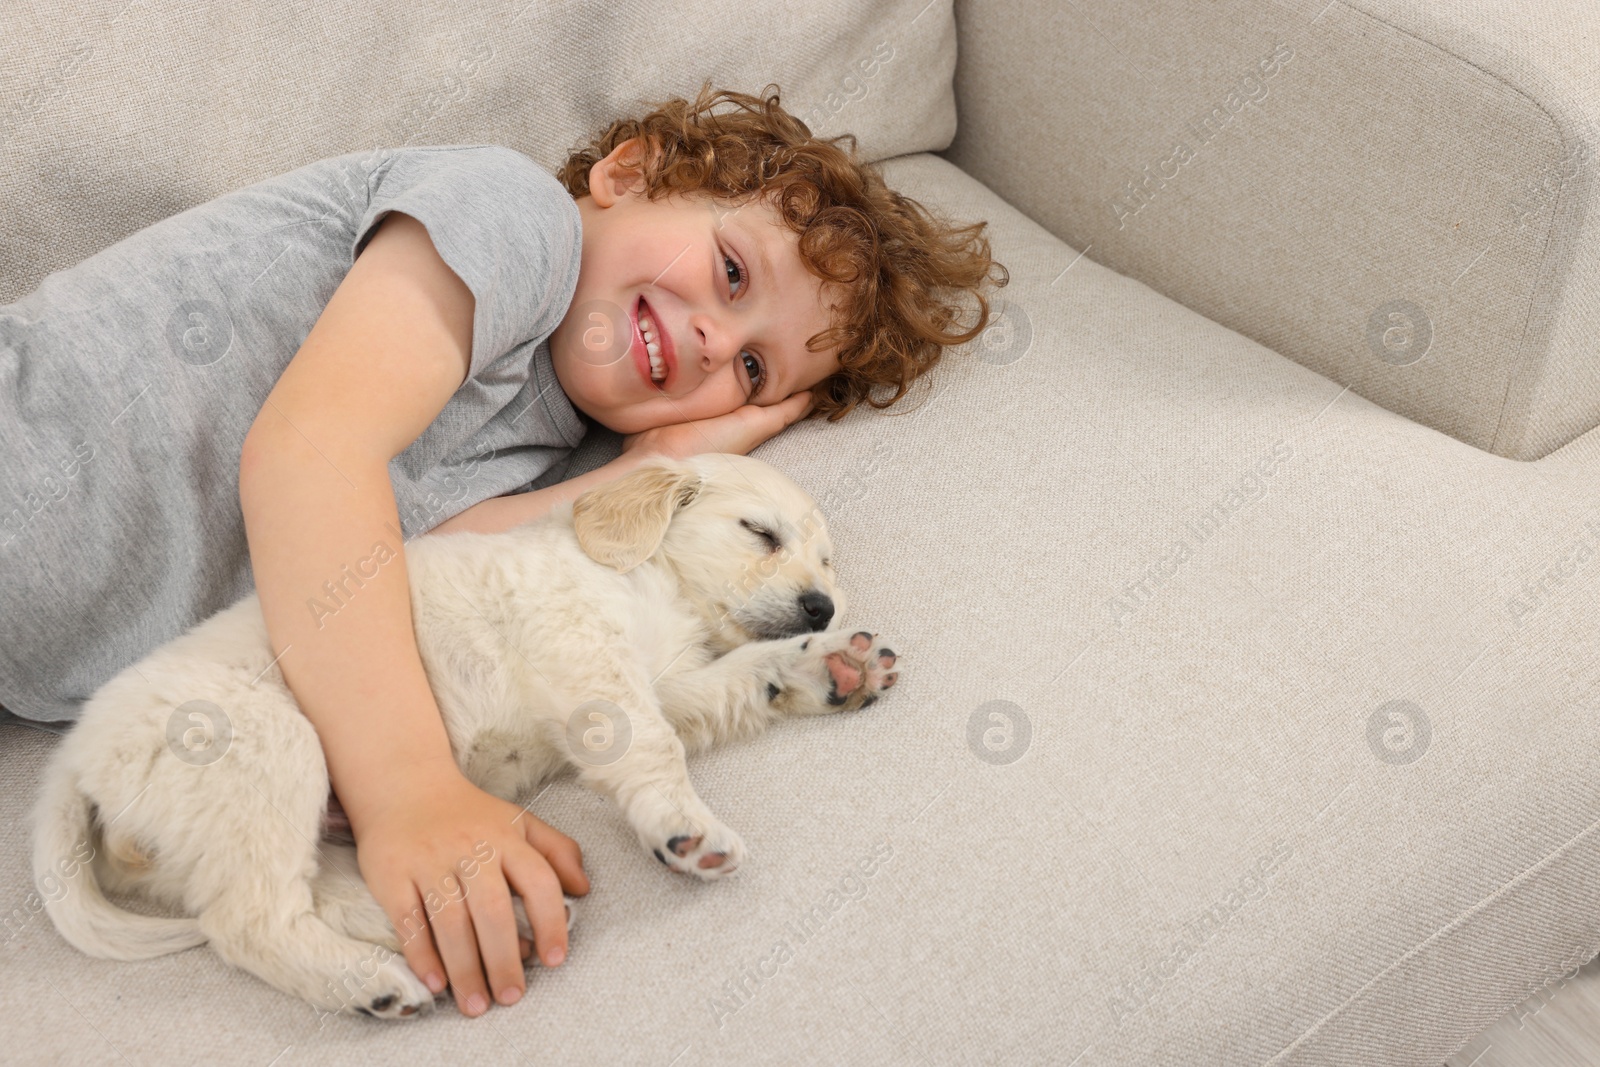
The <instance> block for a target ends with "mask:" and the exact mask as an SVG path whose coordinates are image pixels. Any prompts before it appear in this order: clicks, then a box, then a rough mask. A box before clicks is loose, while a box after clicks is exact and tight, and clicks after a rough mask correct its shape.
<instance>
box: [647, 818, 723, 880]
mask: <svg viewBox="0 0 1600 1067" xmlns="http://www.w3.org/2000/svg"><path fill="white" fill-rule="evenodd" d="M650 852H651V854H652V855H654V856H655V858H656V859H658V860H660V861H661V863H662V864H663V865H664V866H665V867H666V868H667V869H668V870H670V871H672V872H673V873H674V874H693V875H696V876H698V877H699V878H702V879H704V880H706V881H710V880H711V879H713V878H721V877H722V876H724V875H728V874H732V873H733V872H734V871H735V870H737V869H738V866H739V862H740V861H741V860H742V859H744V842H743V840H741V839H740V837H739V835H738V834H736V833H734V832H733V831H732V830H729V829H727V828H726V827H720V828H718V829H715V830H712V831H709V832H706V833H700V834H696V833H677V834H673V835H672V836H671V837H669V838H667V841H666V847H665V848H664V849H663V848H659V847H657V848H651V850H650Z"/></svg>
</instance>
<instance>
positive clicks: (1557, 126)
mask: <svg viewBox="0 0 1600 1067" xmlns="http://www.w3.org/2000/svg"><path fill="white" fill-rule="evenodd" d="M1335 3H1338V4H1340V6H1342V7H1346V8H1349V9H1350V10H1351V11H1354V12H1356V13H1358V14H1360V15H1364V16H1366V17H1367V18H1369V19H1371V20H1372V21H1373V22H1376V23H1379V24H1381V25H1384V26H1387V27H1389V28H1390V29H1392V30H1394V31H1395V32H1397V33H1401V34H1404V35H1405V36H1407V37H1409V38H1411V39H1412V40H1414V41H1418V42H1420V43H1421V44H1424V45H1427V46H1429V47H1431V48H1433V49H1434V50H1435V51H1438V52H1440V53H1442V54H1444V55H1446V56H1449V57H1450V58H1452V59H1454V60H1456V61H1457V62H1460V63H1462V64H1464V65H1466V66H1468V67H1471V68H1472V69H1473V70H1476V71H1478V72H1479V73H1480V74H1483V75H1485V76H1487V77H1489V78H1491V79H1493V80H1494V81H1496V82H1499V83H1500V84H1501V85H1503V86H1505V87H1506V88H1507V89H1510V90H1511V91H1512V92H1513V93H1515V94H1517V95H1518V96H1520V97H1522V98H1523V99H1525V100H1527V101H1528V102H1529V103H1530V104H1532V105H1533V106H1534V107H1535V108H1536V109H1538V111H1539V113H1540V114H1542V115H1544V117H1545V118H1546V119H1548V120H1550V125H1551V127H1552V128H1553V129H1554V130H1555V132H1556V135H1557V137H1558V139H1559V140H1560V142H1561V150H1562V153H1563V158H1565V153H1566V152H1567V151H1568V150H1569V149H1570V148H1571V142H1570V141H1569V139H1568V137H1567V131H1566V130H1565V129H1563V127H1562V124H1561V122H1560V120H1558V119H1557V118H1556V117H1555V115H1554V114H1552V113H1551V111H1550V109H1549V108H1547V107H1545V105H1544V104H1543V102H1541V101H1540V100H1539V99H1538V98H1537V97H1535V96H1534V95H1533V94H1532V93H1529V92H1528V91H1527V90H1526V89H1524V88H1522V87H1521V86H1520V85H1515V84H1513V83H1512V82H1510V81H1508V80H1507V79H1506V78H1504V77H1502V76H1501V75H1499V74H1496V73H1495V72H1494V71H1492V70H1488V69H1486V68H1484V67H1482V66H1480V65H1478V64H1477V63H1474V62H1473V61H1472V60H1470V59H1468V58H1467V57H1466V56H1463V55H1460V54H1458V53H1456V52H1452V51H1451V50H1450V49H1448V48H1446V47H1445V46H1444V45H1442V44H1439V43H1438V42H1436V41H1430V40H1427V39H1426V38H1424V37H1420V36H1418V35H1417V34H1415V33H1413V32H1412V31H1410V30H1408V29H1406V28H1405V27H1403V26H1398V25H1396V24H1395V23H1392V22H1389V21H1388V20H1387V19H1383V18H1380V17H1379V16H1378V15H1375V14H1373V13H1372V12H1370V11H1364V10H1362V9H1361V8H1358V7H1356V6H1354V5H1353V4H1351V3H1349V2H1348V0H1335ZM1572 195H1575V194H1569V193H1567V192H1566V190H1564V189H1563V190H1561V191H1558V192H1557V194H1556V197H1557V199H1556V202H1555V203H1554V205H1553V210H1552V211H1551V213H1550V226H1549V228H1548V229H1547V230H1546V231H1545V241H1544V246H1543V248H1541V249H1540V251H1539V264H1538V266H1537V267H1536V268H1535V270H1534V275H1533V277H1534V289H1533V292H1532V293H1530V295H1529V300H1528V307H1527V314H1526V316H1525V317H1524V318H1523V321H1522V332H1521V334H1520V335H1519V336H1518V338H1517V357H1516V363H1515V364H1513V366H1512V369H1511V372H1510V373H1508V374H1507V375H1506V382H1505V389H1504V391H1503V392H1502V393H1501V395H1500V407H1499V410H1498V411H1497V412H1496V413H1495V424H1494V431H1493V432H1492V433H1491V434H1490V435H1489V450H1490V451H1491V452H1493V450H1494V449H1495V447H1496V446H1498V445H1499V444H1500V432H1501V427H1502V426H1504V425H1505V418H1506V406H1507V404H1508V403H1509V402H1510V395H1511V386H1512V382H1513V380H1514V379H1516V378H1517V377H1518V376H1520V375H1522V374H1525V373H1526V363H1527V359H1526V356H1525V355H1524V354H1523V353H1525V351H1526V349H1527V340H1528V331H1529V329H1530V324H1531V321H1532V319H1533V309H1534V303H1535V300H1534V297H1535V296H1536V295H1537V292H1538V283H1539V278H1540V276H1541V275H1543V274H1545V273H1546V270H1547V266H1548V263H1549V257H1550V245H1551V242H1552V240H1553V238H1554V235H1555V228H1556V219H1557V218H1559V217H1560V215H1561V209H1562V207H1564V206H1565V205H1566V204H1568V203H1570V202H1571V198H1572ZM1562 288H1564V286H1557V287H1556V289H1557V290H1558V291H1559V290H1560V289H1562ZM1552 295H1554V294H1552ZM1545 350H1546V352H1548V351H1549V345H1548V344H1547V345H1546V346H1545Z"/></svg>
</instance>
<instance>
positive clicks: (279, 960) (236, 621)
mask: <svg viewBox="0 0 1600 1067" xmlns="http://www.w3.org/2000/svg"><path fill="white" fill-rule="evenodd" d="M768 533H770V534H771V535H772V536H773V537H775V538H776V539H777V540H778V541H779V542H780V544H779V546H778V547H776V548H775V547H774V546H773V545H772V544H771V543H769V540H768V538H767V536H766V535H767V534H768ZM830 556H831V544H830V542H829V540H828V536H827V531H826V528H825V525H824V522H823V517H822V515H821V513H820V511H819V510H818V508H817V506H816V503H815V501H814V500H812V498H811V497H810V496H809V495H808V494H806V493H805V492H804V491H803V490H801V489H800V488H799V487H798V486H796V485H795V484H794V483H793V482H792V481H790V480H789V479H788V478H787V477H785V476H783V475H782V474H780V473H779V472H778V471H776V470H774V469H773V468H772V467H770V466H768V465H767V464H765V463H762V462H760V461H758V460H753V459H750V458H749V457H746V456H739V455H732V454H716V455H707V456H697V457H694V458H693V459H690V460H684V461H678V460H670V459H664V458H658V459H655V460H652V461H651V462H649V463H648V464H646V465H644V466H641V467H640V468H639V469H638V470H636V471H634V472H632V473H630V474H629V475H627V476H626V477H623V478H621V479H617V480H615V481H613V482H611V483H608V484H606V485H602V486H599V487H597V488H595V489H592V490H590V491H589V492H587V493H585V494H583V495H582V496H580V497H579V498H578V499H577V500H575V501H573V502H572V503H570V504H567V505H563V506H561V507H558V508H556V509H554V510H553V511H552V512H551V513H550V515H549V516H547V517H546V518H544V519H541V520H539V521H537V522H533V523H528V524H525V525H523V526H519V527H516V528H514V529H512V530H509V531H506V532H504V533H500V534H493V535H485V534H468V533H453V534H441V535H438V536H428V537H420V538H416V539H413V540H412V541H410V542H409V543H408V544H407V545H406V548H405V560H406V565H407V574H408V575H409V578H410V588H411V604H412V613H413V622H414V626H415V632H416V635H417V643H418V648H419V650H420V651H421V654H422V661H423V665H424V667H425V668H426V670H427V674H428V680H429V683H430V685H431V687H432V690H433V693H434V696H435V697H436V699H437V701H438V705H439V709H440V712H441V713H442V715H443V718H444V723H445V726H446V729H447V732H448V734H449V737H450V743H451V747H452V749H453V751H454V754H455V756H456V759H457V761H458V762H459V763H460V765H461V768H462V770H463V771H464V772H465V773H466V775H467V776H468V777H469V778H470V779H471V780H472V781H474V782H475V783H477V784H478V785H479V786H480V787H482V788H483V789H485V790H487V791H488V792H490V793H493V794H495V795H496V796H500V797H503V798H505V799H507V800H521V799H522V798H524V797H527V796H530V795H532V793H533V792H534V791H535V790H537V789H538V788H539V786H540V785H541V783H543V782H545V781H546V780H547V779H549V778H550V777H551V776H552V775H554V774H556V773H557V772H559V771H561V770H563V769H564V768H566V767H573V768H575V769H576V771H577V774H578V778H579V780H580V781H581V782H582V783H583V784H584V785H586V786H588V787H589V788H592V789H594V790H596V791H598V792H600V793H602V794H604V795H606V796H608V797H610V798H611V799H612V800H614V801H615V802H616V804H617V806H618V808H619V809H620V811H621V813H622V815H623V817H624V818H626V819H627V820H628V822H629V823H630V824H631V825H632V826H633V827H634V829H635V830H636V831H637V833H638V836H639V841H640V843H641V845H643V847H644V849H645V854H646V855H653V856H655V857H656V858H657V859H659V860H660V861H661V862H662V863H664V864H666V865H667V866H668V867H669V868H671V869H672V870H673V871H676V872H680V873H687V874H693V875H696V876H698V877H700V878H703V879H713V878H717V877H721V876H723V875H726V874H728V873H731V872H732V871H733V870H734V869H736V868H737V866H738V865H739V863H740V862H741V861H742V860H743V858H744V855H745V846H744V843H743V841H742V840H741V839H740V837H739V835H738V834H737V833H735V832H734V831H733V830H732V829H731V828H730V827H728V826H727V825H725V824H724V823H723V822H722V821H721V820H720V819H718V818H717V817H716V816H715V815H713V814H712V813H711V812H710V811H709V810H708V809H707V807H706V806H705V804H704V803H702V802H701V800H700V798H699V797H698V796H697V795H696V793H695V790H694V787H693V785H692V784H691V783H690V781H689V776H688V770H687V767H686V764H685V755H686V754H687V753H689V752H693V751H697V750H700V749H704V748H705V747H707V746H709V745H712V744H716V743H718V742H721V741H726V740H729V739H731V738H736V737H747V736H751V735H753V734H755V733H756V732H758V731H759V730H761V729H762V728H763V727H764V726H765V725H766V724H767V723H769V722H771V721H772V720H773V719H775V718H777V717H779V716H783V715H816V714H823V713H827V712H833V711H854V710H858V709H859V708H861V707H862V706H864V705H866V704H869V703H871V702H872V700H873V699H875V696H876V694H877V693H878V692H879V691H881V690H882V689H886V688H888V687H889V686H891V685H893V684H894V681H895V677H896V672H895V671H894V669H893V667H894V660H895V657H894V653H893V652H891V651H890V650H888V649H886V648H882V647H880V646H879V644H878V643H877V641H876V637H875V635H872V634H870V633H867V632H865V631H858V632H856V633H853V634H852V633H850V632H848V631H845V630H842V629H839V628H838V627H839V622H840V619H841V616H842V615H843V613H844V609H845V600H844V595H843V592H842V591H841V590H840V588H839V586H838V584H837V582H836V580H835V576H834V570H833V566H832V560H831V558H830ZM348 595H350V596H360V591H359V589H350V590H349V592H348ZM802 598H806V599H804V600H803V599H802ZM808 609H809V611H808ZM337 623H338V619H337V618H336V617H334V618H330V619H328V620H327V625H337ZM824 627H825V628H824ZM275 655H276V653H275V652H274V651H273V649H272V648H271V647H270V644H269V641H268V637H267V631H266V626H265V623H264V621H263V619H262V615H261V609H260V603H259V601H258V599H257V597H256V595H255V594H254V593H252V594H251V595H249V596H247V597H245V598H243V599H242V600H240V601H239V602H238V603H237V604H235V605H233V606H232V607H230V608H227V609H226V610H224V611H221V612H219V613H218V614H216V615H215V616H213V617H211V618H210V619H208V620H206V621H205V622H203V623H200V624H199V625H197V626H196V627H194V628H193V629H192V630H190V631H189V632H188V633H186V634H184V635H182V636H180V637H178V638H176V639H174V640H173V641H171V642H169V643H168V644H166V645H164V646H162V647H161V648H158V649H156V650H155V651H154V652H152V653H150V655H149V656H147V657H146V658H145V659H144V660H142V661H141V662H139V663H138V664H136V665H134V666H132V667H129V668H128V669H126V670H124V671H122V672H121V673H119V674H118V675H117V676H115V677H114V678H112V679H111V680H110V681H108V682H107V683H106V684H105V685H104V686H102V687H101V688H100V689H99V690H98V691H97V692H96V693H95V694H94V695H93V696H92V697H91V698H90V699H89V701H88V702H87V703H86V704H85V706H84V709H83V714H82V716H81V719H80V721H79V723H78V724H77V725H76V726H75V727H74V728H73V729H72V730H71V731H70V732H69V733H68V735H67V736H66V738H65V739H64V740H63V741H62V743H61V744H60V746H59V747H58V748H57V750H56V751H55V752H54V753H53V755H52V758H51V760H50V762H49V765H48V767H47V768H46V770H45V775H44V789H43V792H42V795H41V797H40V798H39V801H38V804H37V806H36V808H35V810H34V877H35V881H36V883H37V884H38V886H39V889H40V892H41V894H42V895H43V897H44V898H45V900H46V901H47V908H48V910H49V913H50V916H51V918H52V920H53V921H54V922H55V924H56V927H57V929H59V930H60V932H61V933H62V935H63V936H64V937H65V938H66V939H67V940H68V941H69V942H71V943H72V944H73V945H75V946H77V947H78V948H79V949H81V950H82V951H84V952H87V953H89V954H91V955H96V956H103V957H108V958H112V959H140V958H145V957H149V956H154V955H160V954H163V953H167V952H175V951H178V950H181V949H184V948H188V947H190V946H193V945H199V944H203V943H207V942H209V943H210V945H211V947H212V948H213V949H214V950H215V951H216V952H218V953H219V954H220V955H221V956H222V957H223V958H224V959H226V960H228V961H229V962H230V963H233V964H235V965H236V966H239V967H242V968H245V969H246V970H249V971H251V972H252V973H254V974H256V975H258V976H259V977H260V978H262V979H263V980H265V981H267V982H269V983H271V984H272V985H274V986H276V987H277V988H279V989H281V990H283V991H285V992H287V993H290V994H292V995H294V996H298V997H302V998H304V999H305V1000H307V1001H309V1002H310V1003H311V1004H313V1005H315V1006H317V1007H318V1008H321V1009H323V1010H325V1011H360V1012H363V1013H365V1014H369V1015H377V1016H382V1017H400V1016H405V1015H412V1014H414V1013H416V1012H417V1011H418V1010H419V1009H421V1008H426V1007H428V1006H430V1005H431V1004H432V1002H433V998H432V997H431V996H430V994H429V993H428V991H427V989H426V987H425V986H423V985H422V983H421V982H420V981H418V980H417V978H416V976H415V975H413V974H412V973H411V971H410V969H409V968H408V967H407V966H406V964H405V962H404V959H403V958H402V957H401V956H400V955H398V954H397V952H398V950H399V948H400V940H399V938H398V937H397V936H396V933H395V929H394V927H393V925H392V924H391V923H390V921H389V919H388V917H387V916H386V915H385V914H384V913H383V912H382V910H381V909H380V908H379V907H378V905H377V903H376V901H374V900H373V898H372V896H371V894H370V893H369V892H368V891H367V889H366V887H365V885H364V884H363V883H362V881H361V876H360V873H359V870H358V868H357V865H356V862H355V851H354V849H353V848H352V847H351V846H350V844H348V843H340V842H339V841H338V840H335V839H333V838H331V837H329V836H328V826H327V824H326V821H325V820H326V818H327V815H328V801H329V786H328V774H327V768H326V765H325V763H324V761H323V754H322V748H321V746H320V744H319V743H318V738H317V734H316V731H315V729H314V728H313V727H312V725H311V723H310V721H309V720H308V719H306V718H305V716H304V715H303V714H301V712H300V710H299V708H298V706H297V705H296V703H295V700H294V697H293V695H292V694H291V693H290V691H289V689H288V688H287V686H286V685H285V683H284V680H283V676H282V673H281V671H280V670H279V669H278V667H277V666H276V665H275V659H274V657H275ZM485 858H486V857H483V856H479V857H477V859H480V860H482V859H485ZM463 859H464V860H469V859H470V858H468V857H464V858H463ZM469 873H470V872H469ZM102 886H104V887H105V888H107V889H112V890H115V891H117V892H121V893H125V894H130V895H133V896H136V897H143V898H146V899H148V900H150V901H153V902H157V903H158V904H162V905H165V906H167V908H168V909H170V910H175V911H176V912H178V913H179V914H180V915H183V916H187V917H183V918H160V917H154V916H149V915H140V914H135V913H133V912H130V911H127V910H124V909H122V908H119V907H117V906H115V905H114V904H112V903H111V902H110V901H108V900H107V899H106V897H105V896H104V895H103V894H102V892H101V887H102ZM571 904H572V901H571V899H570V898H568V905H569V913H568V923H569V927H570V925H571V921H572V911H571ZM443 906H452V904H451V903H450V902H449V901H448V900H446V901H445V903H444V904H443ZM516 910H517V913H518V925H519V928H520V929H521V930H522V933H523V936H525V937H530V938H531V936H532V935H531V930H530V928H529V926H528V924H527V919H526V915H525V914H524V913H523V910H522V907H521V902H520V901H517V903H516ZM408 925H409V924H408Z"/></svg>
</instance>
